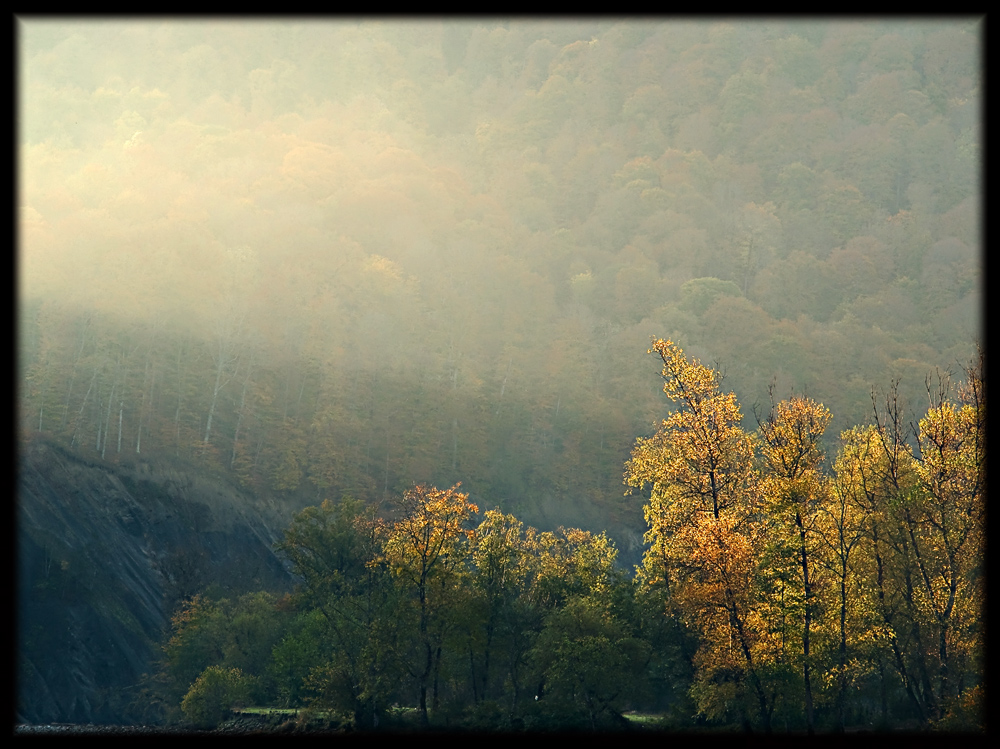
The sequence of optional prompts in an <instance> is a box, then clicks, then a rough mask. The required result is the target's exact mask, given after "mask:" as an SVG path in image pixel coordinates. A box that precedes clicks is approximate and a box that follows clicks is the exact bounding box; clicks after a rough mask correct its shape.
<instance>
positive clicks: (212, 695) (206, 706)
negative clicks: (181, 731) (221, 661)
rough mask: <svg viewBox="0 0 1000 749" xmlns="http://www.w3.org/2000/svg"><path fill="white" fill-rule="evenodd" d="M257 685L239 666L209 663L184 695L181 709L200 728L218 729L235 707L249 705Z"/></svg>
mask: <svg viewBox="0 0 1000 749" xmlns="http://www.w3.org/2000/svg"><path fill="white" fill-rule="evenodd" d="M253 686H254V684H253V678H252V677H248V676H244V675H243V672H242V671H240V670H239V669H238V668H229V669H226V668H222V667H221V666H209V667H208V668H206V669H205V670H204V671H202V673H201V676H199V677H198V679H197V680H196V681H195V682H194V684H192V685H191V689H189V690H188V693H187V694H186V695H184V699H183V700H182V701H181V710H183V711H184V715H185V716H187V719H188V720H190V721H191V722H192V723H194V724H195V725H196V726H198V727H199V728H215V727H216V726H218V725H219V723H221V722H222V721H223V720H225V718H226V717H228V715H229V713H230V711H231V710H232V709H233V708H234V707H242V706H244V705H245V704H247V702H248V701H249V700H250V694H251V692H252V690H253Z"/></svg>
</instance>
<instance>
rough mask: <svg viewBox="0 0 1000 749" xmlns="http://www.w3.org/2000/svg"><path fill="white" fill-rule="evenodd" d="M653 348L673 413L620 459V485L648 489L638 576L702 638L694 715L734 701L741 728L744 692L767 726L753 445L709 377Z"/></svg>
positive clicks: (768, 654) (666, 346)
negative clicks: (663, 594)
mask: <svg viewBox="0 0 1000 749" xmlns="http://www.w3.org/2000/svg"><path fill="white" fill-rule="evenodd" d="M653 351H655V352H656V353H657V354H659V356H660V357H661V358H662V360H663V371H662V374H663V380H664V385H663V391H664V392H665V393H666V394H667V396H668V397H669V398H670V399H671V400H672V401H674V403H675V404H676V405H677V409H676V410H675V411H674V412H673V413H672V414H671V415H670V416H669V417H667V418H666V419H665V420H664V421H663V422H662V424H661V426H660V429H659V430H658V431H657V433H656V434H655V435H653V436H652V437H650V438H640V439H638V440H637V441H636V445H635V448H634V449H633V451H632V457H631V459H630V460H629V461H628V463H626V470H625V481H626V483H627V484H629V485H630V486H633V487H637V488H638V487H646V486H649V487H651V493H650V499H649V502H648V503H647V505H646V508H645V516H646V521H647V523H648V524H649V530H648V531H647V533H646V537H645V538H646V542H647V543H648V544H649V548H648V549H647V551H646V554H645V557H644V560H643V568H642V576H643V578H644V580H645V582H646V583H647V584H649V585H654V586H662V587H663V588H664V589H665V590H666V594H667V601H668V606H669V607H670V608H671V609H675V610H676V611H677V612H679V614H680V616H681V618H682V619H683V620H684V621H685V622H686V623H687V624H688V625H689V626H691V627H693V628H694V629H696V630H697V631H698V633H699V635H700V640H701V645H700V647H699V650H698V652H697V653H696V654H695V664H696V667H697V668H696V685H695V690H696V691H697V692H698V694H699V696H698V699H697V701H698V706H699V709H701V710H703V711H705V712H706V713H707V714H711V715H721V714H723V713H724V712H725V711H726V710H727V709H728V705H731V704H733V703H736V704H738V705H739V707H738V710H739V712H740V718H741V720H742V721H743V723H744V724H745V725H747V726H749V723H750V716H749V713H748V710H749V708H748V706H747V703H746V701H745V700H746V699H747V698H748V697H751V696H752V698H754V700H753V701H754V702H755V704H756V708H757V710H758V713H759V718H760V719H761V721H762V722H763V724H764V727H765V730H769V728H770V719H771V714H772V712H773V710H774V700H775V691H774V689H773V688H772V687H770V686H769V685H768V684H767V683H766V682H765V679H764V678H763V673H762V669H763V668H764V667H765V666H766V665H767V664H768V663H769V662H771V661H773V659H774V655H775V654H774V652H773V647H771V646H770V644H769V642H768V640H769V638H768V636H767V631H766V629H767V624H766V622H765V620H764V618H763V617H762V607H761V603H762V596H761V586H759V585H758V584H757V581H756V578H757V576H758V574H759V570H758V567H757V559H758V554H759V552H760V551H761V549H762V548H763V543H764V538H763V535H762V531H763V529H764V528H763V524H762V520H761V516H760V510H761V502H760V497H761V494H760V489H761V488H760V485H759V481H758V477H757V473H756V471H755V466H754V439H753V437H752V436H751V435H750V434H748V433H747V432H745V431H744V430H743V429H742V427H741V426H740V424H741V422H742V419H743V415H742V413H741V412H740V408H739V404H738V403H737V402H736V396H735V395H734V394H733V393H723V392H722V390H721V377H720V376H719V374H718V373H717V372H715V371H714V370H712V369H711V368H709V367H706V366H703V365H702V364H700V363H699V362H698V361H689V360H688V359H687V358H686V357H685V355H684V352H683V351H682V350H681V348H680V347H679V346H678V345H677V344H675V343H674V342H673V341H669V340H656V341H654V342H653V346H652V348H651V349H650V353H652V352H653ZM719 684H723V685H724V688H723V689H718V688H716V685H719ZM722 693H726V696H725V697H723V699H721V700H719V699H718V698H719V696H720V694H722Z"/></svg>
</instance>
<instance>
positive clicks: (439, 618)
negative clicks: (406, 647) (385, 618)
mask: <svg viewBox="0 0 1000 749" xmlns="http://www.w3.org/2000/svg"><path fill="white" fill-rule="evenodd" d="M458 487H459V485H458V484H456V485H455V486H453V487H452V488H451V489H437V488H435V487H427V486H423V485H420V486H416V487H414V488H413V489H410V490H409V491H407V492H406V493H405V494H404V495H403V497H402V500H401V501H400V509H401V510H402V513H403V516H402V517H401V518H400V519H399V520H397V521H396V523H395V524H394V525H393V527H392V529H391V531H390V532H389V536H388V539H387V540H386V542H385V547H384V558H385V561H386V562H387V563H388V565H389V569H390V570H391V571H392V574H393V576H394V577H395V578H396V579H397V581H398V582H399V584H400V585H401V586H402V587H403V588H404V589H406V590H407V591H408V592H409V593H410V595H411V596H412V597H413V598H414V599H415V600H414V601H413V603H414V605H415V607H416V620H417V621H416V624H417V638H416V646H415V652H414V653H413V654H412V656H411V657H410V658H407V659H406V660H407V668H408V669H409V671H410V674H411V675H412V676H413V677H414V678H415V679H416V680H417V683H418V685H419V690H420V713H421V716H422V720H423V721H424V723H425V724H426V723H427V690H428V687H429V686H431V685H432V684H433V695H432V699H433V707H434V708H435V709H436V708H437V706H438V705H437V703H438V694H439V691H438V686H439V684H438V680H437V675H438V669H439V668H440V665H441V657H442V650H443V641H444V636H445V630H446V628H447V627H448V625H449V617H448V616H447V615H446V612H447V610H448V609H449V607H451V606H453V605H454V603H455V599H456V598H457V591H458V589H459V587H460V585H461V583H462V582H463V576H464V574H465V571H466V557H467V556H468V554H469V552H470V541H471V539H472V538H473V537H474V535H475V534H474V531H472V530H471V529H469V528H466V524H467V523H468V522H469V521H470V520H471V519H472V517H473V516H474V515H475V514H476V513H477V512H478V511H479V508H478V507H476V505H474V504H472V503H471V502H469V495H468V494H463V493H461V492H460V491H458ZM432 679H433V682H432Z"/></svg>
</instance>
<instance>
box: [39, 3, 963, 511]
mask: <svg viewBox="0 0 1000 749" xmlns="http://www.w3.org/2000/svg"><path fill="white" fill-rule="evenodd" d="M977 34H978V32H977V30H976V27H975V26H973V25H970V24H969V23H968V22H957V21H956V22H949V23H928V22H925V21H916V22H912V23H900V22H884V23H882V22H863V23H850V22H846V21H845V22H834V23H830V22H821V23H803V22H768V23H753V24H729V23H707V22H700V21H697V22H696V21H677V22H669V23H667V22H663V23H624V22H615V21H612V20H607V19H605V20H600V21H593V22H590V21H565V22H548V23H542V22H538V23H535V22H532V23H525V22H514V21H512V22H509V23H502V22H488V21H485V20H484V21H476V22H471V21H470V22H467V23H447V24H446V23H442V22H434V21H427V22H420V23H374V22H364V23H361V22H357V23H354V22H344V23H332V22H330V23H307V24H303V23H278V24H253V23H251V24H233V23H228V22H219V23H201V22H199V23H186V24H185V23H180V24H178V23H170V24H162V23H160V24H157V23H152V24H148V23H133V24H127V23H110V24H108V23H101V24H98V25H94V24H90V23H86V22H74V23H72V24H69V25H60V24H55V23H50V22H37V23H32V24H30V25H28V26H26V27H25V29H24V30H23V32H22V39H21V43H22V45H23V49H22V53H23V55H24V58H23V59H24V63H25V64H24V65H23V67H22V69H21V73H20V75H21V82H20V85H21V87H22V97H23V98H22V100H23V102H24V106H23V119H22V125H21V127H22V130H21V138H22V142H23V145H22V148H21V150H20V168H21V173H20V176H21V182H22V187H21V196H20V201H19V202H20V211H21V221H20V243H21V251H20V255H19V258H20V265H19V270H20V273H21V287H20V289H21V311H20V339H19V343H20V347H21V356H20V360H19V361H20V382H21V397H20V404H21V422H20V423H21V425H22V428H25V429H31V430H39V431H42V432H46V433H52V434H55V435H59V436H60V437H61V438H62V439H64V440H66V442H67V444H72V445H73V446H74V447H80V448H81V449H87V450H90V451H91V452H92V453H93V452H96V453H99V454H101V455H102V456H103V457H104V458H105V459H114V457H115V456H116V455H118V454H119V453H121V452H124V451H128V452H132V453H135V452H141V453H144V454H145V453H157V452H171V453H177V452H180V453H185V454H191V455H196V456H199V457H200V459H202V460H204V461H205V463H206V464H210V465H214V466H218V467H221V468H222V469H224V470H227V471H232V472H234V473H235V474H236V475H238V476H239V477H240V479H241V480H242V481H244V482H246V483H247V484H248V485H252V486H260V487H264V488H266V489H268V490H271V491H277V492H290V491H297V490H298V491H302V492H303V493H304V496H305V495H308V496H309V498H310V499H315V498H322V497H324V496H328V495H329V496H337V495H339V494H340V493H341V492H344V491H349V492H351V493H353V494H354V495H355V496H359V497H362V498H382V497H384V496H386V495H388V494H391V493H398V492H399V491H401V490H402V489H404V488H406V487H407V486H410V485H412V484H413V483H414V482H417V481H432V482H436V483H439V484H450V483H454V482H455V481H459V480H461V481H463V482H464V483H463V485H464V486H465V487H466V488H467V489H469V490H471V491H472V492H473V493H474V494H475V495H479V496H483V497H486V498H489V500H490V501H495V502H501V503H503V504H505V505H508V506H511V507H517V508H519V509H523V510H524V511H525V512H528V513H530V514H534V513H535V512H536V510H535V509H534V507H533V506H534V505H536V504H537V505H540V506H545V503H549V502H551V501H552V500H556V501H559V502H562V503H567V502H568V503H570V504H572V505H581V506H589V505H591V504H596V505H598V506H599V508H600V512H599V517H600V519H598V516H597V515H593V514H591V515H589V516H587V518H586V520H585V522H587V523H591V524H595V525H600V524H602V523H603V522H605V516H606V515H610V516H612V517H613V516H615V515H616V514H617V513H620V512H624V513H626V515H627V516H629V517H630V518H636V517H637V514H636V511H635V510H632V511H629V510H628V509H627V507H625V506H623V500H622V497H621V495H622V489H621V471H622V469H621V466H622V463H623V461H624V459H625V458H626V457H627V454H628V450H629V448H630V446H631V444H632V442H633V440H634V438H635V437H636V436H637V435H640V434H649V433H650V432H651V430H652V428H653V425H654V422H655V421H656V420H657V419H659V418H662V416H663V413H664V408H665V406H664V402H663V401H662V397H661V396H660V394H659V386H658V385H657V375H656V366H655V363H654V362H653V361H652V360H651V359H650V358H649V357H648V356H646V354H645V352H646V349H647V348H648V346H649V340H650V338H651V336H654V335H655V336H664V337H667V336H669V337H672V338H673V339H674V340H677V341H679V342H681V343H682V344H683V345H685V347H686V349H687V350H688V351H689V352H690V353H691V354H692V355H696V356H698V357H700V358H701V359H703V360H704V361H706V362H718V363H719V365H720V367H721V369H722V370H723V371H724V372H725V373H726V385H727V386H728V387H731V388H733V389H734V390H735V391H736V392H737V394H738V395H739V396H740V399H741V401H742V402H744V403H746V404H748V408H749V405H750V404H753V403H754V402H759V403H763V402H765V401H766V388H767V385H768V384H769V383H770V382H771V381H772V379H774V378H776V379H777V389H778V392H779V393H780V394H781V395H782V396H784V395H786V394H788V393H790V392H791V391H792V390H795V391H797V392H802V391H806V392H808V394H809V395H810V396H811V397H814V398H816V399H818V400H820V401H822V402H823V403H825V404H826V405H827V406H828V407H829V408H830V409H831V411H832V412H833V418H834V423H833V428H832V429H831V430H830V432H831V435H833V438H836V436H837V435H839V433H840V431H841V430H842V429H844V428H847V427H848V426H852V425H854V424H858V423H863V422H865V421H866V420H867V419H868V417H869V412H870V410H871V403H870V389H871V387H872V386H873V385H878V386H881V387H885V386H887V385H888V384H889V382H890V380H891V379H893V378H900V379H901V385H900V387H901V390H902V392H903V393H904V394H905V395H907V396H908V398H909V403H910V407H911V408H912V409H913V410H914V411H915V412H917V413H919V412H920V410H921V409H922V408H923V407H925V406H926V402H927V400H926V395H925V394H924V392H923V386H924V377H925V375H926V374H927V373H929V372H931V371H933V369H934V368H935V367H940V368H941V369H943V370H947V369H951V370H955V369H956V367H957V365H958V364H960V363H964V362H965V361H966V360H967V359H968V357H969V355H970V354H971V353H972V351H973V350H974V340H975V338H976V337H977V336H978V334H979V330H980V325H979V317H978V316H979V307H980V301H979V300H980V291H979V289H980V283H981V271H980V262H979V258H980V252H981V246H980V223H981V218H980V207H979V168H980V165H979V161H980V150H979V149H980V138H981V133H980V125H981V115H980V112H979V107H980V96H979V92H980V88H979V86H980V77H979V76H980V71H979V67H978V63H979V60H978V57H977V55H978V52H977V50H978V36H977ZM626 505H628V503H626ZM628 506H631V507H633V508H634V507H638V504H637V500H636V501H635V502H632V504H631V505H628ZM581 510H582V507H581Z"/></svg>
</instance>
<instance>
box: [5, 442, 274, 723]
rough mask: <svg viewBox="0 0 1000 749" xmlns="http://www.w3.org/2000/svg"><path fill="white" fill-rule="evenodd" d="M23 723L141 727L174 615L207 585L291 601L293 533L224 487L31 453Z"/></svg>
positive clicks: (22, 533)
mask: <svg viewBox="0 0 1000 749" xmlns="http://www.w3.org/2000/svg"><path fill="white" fill-rule="evenodd" d="M19 462H20V470H19V475H18V496H17V536H16V539H17V544H18V558H17V562H18V570H17V578H18V591H17V593H18V599H17V612H18V616H17V629H18V632H17V656H18V657H17V674H16V677H17V687H18V699H17V708H16V709H17V720H18V722H21V723H33V724H41V723H52V722H60V723H119V722H132V721H134V720H136V719H141V717H142V715H141V714H142V708H143V706H142V704H141V702H142V699H143V697H142V696H141V692H139V691H138V690H137V685H138V684H139V683H140V681H141V679H142V677H143V675H144V674H148V673H151V672H153V671H154V670H155V668H156V659H157V658H158V657H159V655H160V643H161V642H162V638H163V636H164V634H165V632H166V630H167V627H168V626H169V621H170V614H171V612H172V611H173V609H174V607H175V606H176V605H177V603H179V602H180V601H181V600H182V599H183V598H185V597H187V596H190V595H192V594H194V593H197V592H198V591H200V590H202V589H203V588H204V587H205V586H206V585H208V584H209V583H212V584H215V585H218V586H221V587H222V588H223V589H225V590H228V591H232V592H233V593H234V594H238V593H242V592H245V591H249V590H261V589H266V590H271V591H282V590H288V589H290V588H291V585H292V582H291V579H290V576H289V574H288V572H287V570H286V569H285V568H284V566H283V565H282V563H281V561H280V559H279V558H278V557H277V556H276V555H275V553H274V551H273V548H272V544H273V543H274V542H275V541H276V540H277V539H278V538H279V537H280V534H281V531H282V530H283V529H284V527H285V526H286V525H287V524H288V522H289V521H290V519H291V511H288V512H285V513H279V512H277V511H275V510H273V509H271V508H268V507H267V506H266V505H265V504H264V503H263V502H261V501H259V500H256V499H254V498H252V497H250V496H247V495H246V494H245V493H244V492H241V491H240V490H238V489H237V488H235V487H233V486H230V485H228V484H227V483H226V482H225V481H224V480H223V479H221V478H216V479H213V478H206V477H205V475H204V474H195V473H193V472H184V471H179V470H177V469H176V468H171V467H168V466H165V465H151V464H150V463H147V462H140V461H136V462H134V463H132V464H129V465H112V464H107V463H101V462H93V461H88V460H86V459H84V458H82V457H80V456H79V455H75V454H73V453H70V452H68V451H67V450H65V449H64V448H62V447H60V446H58V445H56V444H54V443H51V442H48V441H46V440H44V439H40V438H35V439H32V440H29V441H27V442H22V444H21V454H20V456H19Z"/></svg>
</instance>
